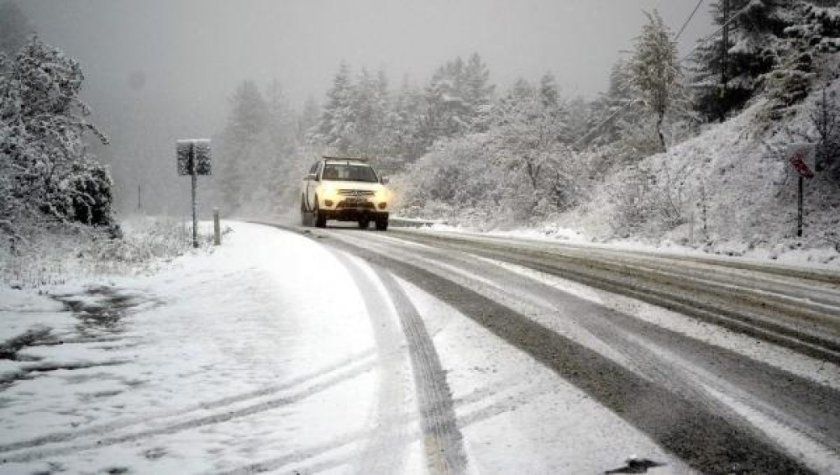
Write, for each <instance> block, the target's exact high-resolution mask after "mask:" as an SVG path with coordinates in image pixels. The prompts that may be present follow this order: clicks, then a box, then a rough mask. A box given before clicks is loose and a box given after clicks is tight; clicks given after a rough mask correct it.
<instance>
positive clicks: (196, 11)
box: [19, 0, 712, 186]
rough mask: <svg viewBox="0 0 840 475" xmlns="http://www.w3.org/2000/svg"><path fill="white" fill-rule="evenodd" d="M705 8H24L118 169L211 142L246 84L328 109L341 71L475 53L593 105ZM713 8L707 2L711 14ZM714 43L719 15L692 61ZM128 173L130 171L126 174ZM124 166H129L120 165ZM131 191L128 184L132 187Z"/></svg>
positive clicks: (412, 66)
mask: <svg viewBox="0 0 840 475" xmlns="http://www.w3.org/2000/svg"><path fill="white" fill-rule="evenodd" d="M696 3H697V2H696V1H695V0H510V1H503V0H417V1H408V0H237V1H224V0H23V1H20V2H19V4H20V6H21V7H22V9H23V10H24V12H25V13H26V14H27V15H28V16H29V17H30V19H31V21H32V23H33V24H34V25H35V27H36V28H37V30H38V33H39V35H40V36H41V38H42V39H44V40H45V41H46V42H47V43H50V44H54V45H56V46H59V47H60V48H62V49H63V50H65V51H66V52H67V53H68V54H69V55H71V56H72V57H74V58H76V59H78V60H79V61H80V62H81V65H82V68H83V71H84V72H85V76H86V82H85V92H84V97H85V98H86V100H87V101H88V103H89V104H90V105H91V106H92V107H93V109H94V112H95V115H94V117H93V119H94V121H95V122H96V123H98V124H99V125H100V126H101V127H102V128H103V129H104V130H105V132H106V133H108V134H110V135H111V137H112V139H113V143H112V145H111V146H110V149H111V150H110V152H109V153H110V154H111V155H114V156H115V157H119V158H115V159H114V160H115V162H114V164H113V166H114V168H115V175H119V173H120V167H121V166H122V167H123V168H125V167H127V166H128V165H127V164H126V163H128V162H130V163H131V164H132V166H136V165H137V163H142V162H143V161H149V162H150V163H151V162H152V161H153V160H155V157H157V156H158V155H161V154H170V155H171V154H172V151H171V149H172V142H174V139H175V138H177V137H190V136H210V135H212V134H213V133H215V132H217V131H218V129H220V128H221V127H222V126H223V124H224V120H225V114H226V112H227V107H228V101H227V99H228V97H229V96H230V94H231V92H232V91H233V89H234V88H235V86H236V84H237V83H238V82H240V81H242V80H243V79H253V80H256V81H257V82H258V84H260V85H266V84H267V83H268V82H269V81H270V80H272V79H277V80H279V81H280V82H281V83H282V85H283V87H284V89H285V91H286V94H287V96H289V98H290V100H291V102H292V104H293V105H294V106H300V105H301V104H302V103H303V101H304V100H305V99H306V98H307V97H308V96H312V97H314V98H315V99H316V100H318V101H319V102H323V96H324V93H325V91H326V89H327V88H328V87H329V85H330V83H331V79H332V76H333V74H334V73H335V71H336V69H337V67H338V65H339V63H340V62H341V61H346V62H347V63H348V64H349V65H350V66H351V67H352V68H353V70H354V71H358V69H359V68H360V67H362V66H365V67H367V68H368V69H370V70H372V71H376V70H379V69H384V70H385V71H386V73H387V75H388V78H389V80H390V81H391V85H392V87H398V86H399V84H400V83H401V82H402V80H403V78H404V77H406V76H407V77H408V78H409V80H410V81H412V82H414V83H416V84H418V85H422V84H423V83H424V82H425V81H426V80H427V79H428V78H429V76H430V75H431V73H432V72H433V71H434V69H435V68H436V67H438V66H439V65H441V64H442V63H444V62H445V61H447V60H450V59H453V58H454V57H455V56H459V55H460V56H462V57H466V56H468V55H470V54H471V53H473V52H478V53H479V54H480V55H481V56H482V58H483V59H484V60H485V62H486V63H487V64H488V66H489V68H490V73H491V82H493V83H495V84H497V85H498V86H499V87H500V88H502V89H504V88H505V87H507V86H508V85H510V84H511V83H512V82H513V81H514V80H515V79H517V78H518V77H524V78H526V79H529V80H531V81H536V80H538V79H539V77H540V76H541V75H542V74H543V73H545V72H546V71H551V72H553V73H554V74H555V76H556V77H557V80H558V83H559V85H560V86H561V88H562V89H563V92H564V93H565V94H566V95H583V96H586V97H590V98H591V97H594V96H595V95H596V94H597V93H598V92H599V91H602V90H604V89H605V88H606V85H607V79H608V73H609V68H610V66H611V65H612V64H613V63H614V62H615V60H616V59H617V58H618V55H619V51H620V50H626V49H629V48H630V47H631V45H632V39H633V38H634V37H635V36H636V35H638V33H639V30H640V27H641V25H642V24H643V23H644V20H645V18H644V16H643V14H642V10H643V9H647V10H650V9H653V8H659V10H660V12H661V14H662V16H663V18H664V19H665V21H666V23H667V24H668V25H670V26H671V28H672V29H673V30H675V31H676V30H677V29H679V27H680V26H681V25H682V23H683V21H684V20H685V19H686V18H687V16H688V14H689V13H690V12H691V10H692V9H693V8H694V6H695V4H696ZM708 3H710V1H708V0H707V1H706V4H708ZM711 31H712V26H711V19H710V16H709V14H708V5H704V6H703V7H701V11H700V12H699V13H698V15H697V17H696V18H695V19H694V20H693V22H692V23H691V25H690V26H689V28H688V29H687V30H686V33H685V34H684V35H683V37H682V38H681V40H680V47H681V51H683V52H685V51H687V50H688V49H689V48H690V47H692V46H693V45H694V44H695V41H696V39H697V38H698V37H701V36H705V35H706V34H709V33H710V32H711ZM122 162H126V163H122ZM121 163H122V165H121ZM128 181H130V180H127V179H125V178H124V177H119V176H118V184H122V185H124V186H128Z"/></svg>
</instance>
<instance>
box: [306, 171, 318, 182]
mask: <svg viewBox="0 0 840 475" xmlns="http://www.w3.org/2000/svg"><path fill="white" fill-rule="evenodd" d="M306 179H307V180H315V181H318V174H317V173H310V174H309V175H306Z"/></svg>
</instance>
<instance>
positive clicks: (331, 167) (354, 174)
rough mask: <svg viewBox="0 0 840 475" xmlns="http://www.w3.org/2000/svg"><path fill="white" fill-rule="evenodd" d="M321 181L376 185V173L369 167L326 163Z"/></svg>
mask: <svg viewBox="0 0 840 475" xmlns="http://www.w3.org/2000/svg"><path fill="white" fill-rule="evenodd" d="M322 179H324V180H330V181H363V182H368V183H376V182H377V181H379V180H378V179H377V178H376V172H374V171H373V168H371V167H370V166H369V165H353V164H349V163H347V164H345V163H328V164H327V165H326V166H325V167H324V174H323V175H322Z"/></svg>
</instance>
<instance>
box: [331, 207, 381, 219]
mask: <svg viewBox="0 0 840 475" xmlns="http://www.w3.org/2000/svg"><path fill="white" fill-rule="evenodd" d="M321 213H323V214H324V216H326V218H327V219H333V220H337V221H358V220H360V219H369V220H371V221H376V220H379V219H388V211H379V210H374V209H369V208H337V209H323V210H321Z"/></svg>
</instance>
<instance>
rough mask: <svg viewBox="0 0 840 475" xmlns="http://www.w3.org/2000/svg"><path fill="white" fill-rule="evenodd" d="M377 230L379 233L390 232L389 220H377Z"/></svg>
mask: <svg viewBox="0 0 840 475" xmlns="http://www.w3.org/2000/svg"><path fill="white" fill-rule="evenodd" d="M376 230H377V231H387V230H388V218H378V219H377V220H376Z"/></svg>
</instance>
